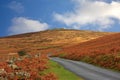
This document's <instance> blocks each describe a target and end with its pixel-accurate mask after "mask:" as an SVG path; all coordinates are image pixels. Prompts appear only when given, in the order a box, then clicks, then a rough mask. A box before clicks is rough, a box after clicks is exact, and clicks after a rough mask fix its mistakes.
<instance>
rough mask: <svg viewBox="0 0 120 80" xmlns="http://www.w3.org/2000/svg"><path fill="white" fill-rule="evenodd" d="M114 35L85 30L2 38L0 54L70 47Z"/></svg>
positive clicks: (35, 33) (42, 32)
mask: <svg viewBox="0 0 120 80" xmlns="http://www.w3.org/2000/svg"><path fill="white" fill-rule="evenodd" d="M108 34H112V33H108V32H93V31H83V30H67V29H55V30H46V31H41V32H34V33H26V34H19V35H13V36H8V37H3V38H0V44H1V45H0V54H2V53H10V54H12V53H15V52H17V51H18V50H23V49H24V50H26V51H27V52H29V53H33V52H39V51H40V50H46V49H52V48H59V47H63V46H70V45H74V44H77V43H81V42H85V41H88V40H91V39H95V38H98V37H102V36H104V35H108Z"/></svg>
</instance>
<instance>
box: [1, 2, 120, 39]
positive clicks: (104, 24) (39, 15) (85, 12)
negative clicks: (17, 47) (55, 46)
mask: <svg viewBox="0 0 120 80" xmlns="http://www.w3.org/2000/svg"><path fill="white" fill-rule="evenodd" d="M54 28H65V29H78V30H94V31H108V32H120V0H0V37H2V36H8V35H15V34H21V33H28V32H36V31H43V30H47V29H54Z"/></svg>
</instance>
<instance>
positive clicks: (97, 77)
mask: <svg viewBox="0 0 120 80" xmlns="http://www.w3.org/2000/svg"><path fill="white" fill-rule="evenodd" d="M50 59H51V60H53V61H56V62H57V63H59V64H61V65H62V66H63V67H64V68H66V69H68V70H70V71H71V72H73V73H75V74H76V75H78V76H80V77H82V78H83V79H85V80H120V73H117V72H113V71H109V70H106V69H103V68H99V67H96V66H93V65H90V64H87V63H83V62H80V61H72V60H67V59H61V58H50Z"/></svg>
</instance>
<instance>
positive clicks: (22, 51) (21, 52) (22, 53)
mask: <svg viewBox="0 0 120 80" xmlns="http://www.w3.org/2000/svg"><path fill="white" fill-rule="evenodd" d="M18 55H19V56H25V55H26V51H24V50H21V51H18Z"/></svg>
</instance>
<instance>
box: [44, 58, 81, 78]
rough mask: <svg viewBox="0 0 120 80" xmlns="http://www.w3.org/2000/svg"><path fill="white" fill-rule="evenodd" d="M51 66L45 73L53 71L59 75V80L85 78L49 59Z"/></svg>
mask: <svg viewBox="0 0 120 80" xmlns="http://www.w3.org/2000/svg"><path fill="white" fill-rule="evenodd" d="M49 67H50V68H49V69H47V70H45V72H44V74H46V73H50V72H53V73H55V74H56V75H57V77H58V80H83V79H82V78H80V77H78V76H76V75H75V74H74V73H72V72H70V71H68V70H66V69H65V68H64V67H62V66H61V65H59V64H58V63H56V62H54V61H51V60H50V61H49Z"/></svg>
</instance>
